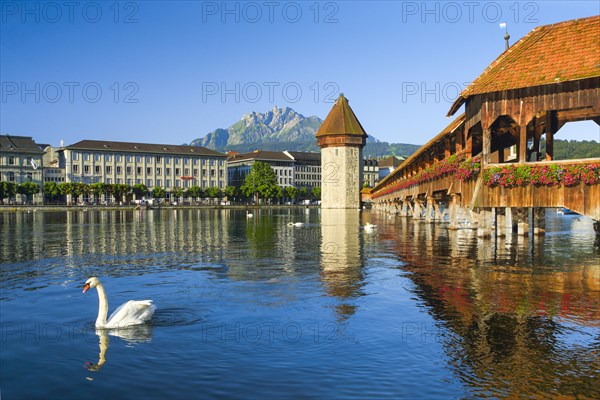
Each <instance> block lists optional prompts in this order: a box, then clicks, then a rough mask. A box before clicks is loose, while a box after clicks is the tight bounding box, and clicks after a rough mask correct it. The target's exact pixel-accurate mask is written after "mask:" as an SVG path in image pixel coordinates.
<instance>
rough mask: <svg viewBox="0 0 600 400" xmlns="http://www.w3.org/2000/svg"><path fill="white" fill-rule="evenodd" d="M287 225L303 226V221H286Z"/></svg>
mask: <svg viewBox="0 0 600 400" xmlns="http://www.w3.org/2000/svg"><path fill="white" fill-rule="evenodd" d="M288 226H298V227H300V226H304V222H288Z"/></svg>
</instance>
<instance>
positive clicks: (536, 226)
mask: <svg viewBox="0 0 600 400" xmlns="http://www.w3.org/2000/svg"><path fill="white" fill-rule="evenodd" d="M533 234H534V235H538V236H543V235H545V234H546V209H545V208H542V207H535V208H534V209H533Z"/></svg>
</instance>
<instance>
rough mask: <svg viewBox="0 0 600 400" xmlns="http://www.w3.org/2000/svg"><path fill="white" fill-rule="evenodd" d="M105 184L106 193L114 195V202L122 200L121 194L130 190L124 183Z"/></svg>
mask: <svg viewBox="0 0 600 400" xmlns="http://www.w3.org/2000/svg"><path fill="white" fill-rule="evenodd" d="M106 186H107V192H108V194H110V195H111V196H113V197H114V199H115V202H116V203H119V202H121V201H123V196H124V195H126V194H127V193H129V192H130V191H131V186H129V185H126V184H124V183H113V184H112V185H106Z"/></svg>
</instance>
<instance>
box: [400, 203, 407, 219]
mask: <svg viewBox="0 0 600 400" xmlns="http://www.w3.org/2000/svg"><path fill="white" fill-rule="evenodd" d="M400 215H401V216H402V217H407V216H408V200H402V208H401V209H400Z"/></svg>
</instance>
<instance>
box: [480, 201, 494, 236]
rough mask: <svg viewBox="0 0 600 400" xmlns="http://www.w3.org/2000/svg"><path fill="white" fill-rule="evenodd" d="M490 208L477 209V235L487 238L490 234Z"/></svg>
mask: <svg viewBox="0 0 600 400" xmlns="http://www.w3.org/2000/svg"><path fill="white" fill-rule="evenodd" d="M491 227H492V210H491V208H480V209H479V210H478V211H477V236H478V237H480V238H488V237H490V236H492V229H491Z"/></svg>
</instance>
